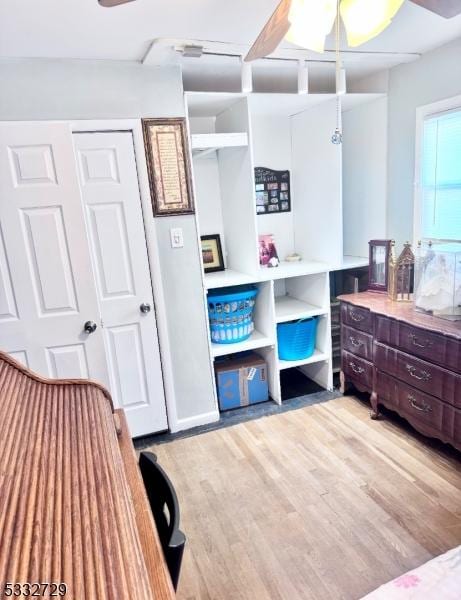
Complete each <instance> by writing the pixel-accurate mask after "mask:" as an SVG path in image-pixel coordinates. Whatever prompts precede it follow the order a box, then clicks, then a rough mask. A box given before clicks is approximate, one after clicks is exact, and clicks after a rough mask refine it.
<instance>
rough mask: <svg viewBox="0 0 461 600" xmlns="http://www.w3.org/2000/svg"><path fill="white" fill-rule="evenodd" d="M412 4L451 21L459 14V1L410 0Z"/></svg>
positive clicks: (460, 6)
mask: <svg viewBox="0 0 461 600" xmlns="http://www.w3.org/2000/svg"><path fill="white" fill-rule="evenodd" d="M411 1H412V2H414V4H418V6H422V7H423V8H427V10H430V11H431V12H434V13H436V14H437V15H440V16H441V17H445V18H446V19H451V18H452V17H456V15H459V14H460V13H461V0H411Z"/></svg>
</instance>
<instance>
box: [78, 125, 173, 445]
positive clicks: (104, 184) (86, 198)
mask: <svg viewBox="0 0 461 600" xmlns="http://www.w3.org/2000/svg"><path fill="white" fill-rule="evenodd" d="M74 143H75V148H76V151H77V156H78V164H79V172H80V181H81V187H82V197H83V202H84V204H85V206H86V220H87V227H88V232H89V236H90V241H91V242H90V243H91V248H92V256H93V264H94V270H95V274H96V284H97V289H98V294H99V301H100V307H101V313H102V321H103V330H104V335H105V341H106V349H107V358H108V363H109V372H110V381H111V385H110V388H111V391H112V396H113V399H114V403H115V404H116V405H117V406H119V407H121V408H123V409H124V410H125V412H126V414H127V418H128V422H129V426H130V430H131V434H132V436H133V437H136V436H140V435H145V434H147V433H152V432H155V431H161V430H163V429H166V428H167V417H166V407H165V398H164V390H163V378H162V370H161V363H160V352H159V345H158V338H157V327H156V321H155V311H154V300H153V294H152V283H151V278H150V270H149V263H148V257H147V247H146V238H145V231H144V221H143V216H142V208H141V199H140V194H139V186H138V177H137V170H136V161H135V154H134V147H133V138H132V135H131V133H130V132H109V133H75V134H74ZM143 310H144V311H145V312H143Z"/></svg>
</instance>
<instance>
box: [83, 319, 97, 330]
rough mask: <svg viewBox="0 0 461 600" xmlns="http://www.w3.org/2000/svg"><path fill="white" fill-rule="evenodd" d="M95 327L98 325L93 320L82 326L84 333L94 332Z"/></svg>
mask: <svg viewBox="0 0 461 600" xmlns="http://www.w3.org/2000/svg"><path fill="white" fill-rule="evenodd" d="M97 327H98V326H97V325H96V323H94V322H93V321H87V322H86V323H85V325H84V326H83V330H84V331H85V333H94V332H95V331H96V329H97Z"/></svg>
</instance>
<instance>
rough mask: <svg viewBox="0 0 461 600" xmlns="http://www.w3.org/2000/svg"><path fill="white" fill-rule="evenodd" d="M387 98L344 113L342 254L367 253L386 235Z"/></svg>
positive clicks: (358, 254) (361, 254)
mask: <svg viewBox="0 0 461 600" xmlns="http://www.w3.org/2000/svg"><path fill="white" fill-rule="evenodd" d="M386 197H387V99H386V98H380V99H379V100H375V101H374V102H369V103H367V104H362V105H360V106H358V107H356V108H353V109H352V110H348V111H346V112H345V113H343V214H344V217H343V233H344V254H345V255H349V256H364V257H367V256H368V241H369V240H370V239H375V240H376V239H383V238H385V236H386Z"/></svg>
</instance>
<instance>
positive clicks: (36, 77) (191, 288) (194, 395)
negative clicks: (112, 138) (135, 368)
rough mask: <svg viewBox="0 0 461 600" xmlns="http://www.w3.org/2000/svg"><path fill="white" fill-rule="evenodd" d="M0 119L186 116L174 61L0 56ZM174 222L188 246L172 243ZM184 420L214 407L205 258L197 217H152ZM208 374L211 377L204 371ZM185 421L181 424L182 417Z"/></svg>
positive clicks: (179, 415) (176, 389) (176, 390)
mask: <svg viewBox="0 0 461 600" xmlns="http://www.w3.org/2000/svg"><path fill="white" fill-rule="evenodd" d="M0 90H1V93H0V120H42V119H44V120H48V119H65V120H67V119H113V118H139V117H168V116H175V117H176V116H183V115H184V102H183V93H182V81H181V73H180V71H179V68H177V67H169V68H157V67H144V66H142V65H140V64H137V63H130V62H117V61H82V60H41V59H37V60H27V59H15V60H4V61H0ZM171 227H182V228H183V232H184V248H183V249H175V250H173V249H172V248H171V246H170V242H169V230H170V228H171ZM155 228H156V232H157V237H158V240H159V243H158V248H157V252H158V255H159V260H160V264H161V271H162V284H163V288H164V293H165V300H166V306H167V329H168V338H169V346H170V348H171V363H172V369H173V372H174V381H173V387H174V390H173V391H174V396H175V399H176V410H177V419H178V420H179V427H183V426H187V425H189V424H191V423H193V422H194V418H195V417H196V416H197V415H200V414H207V413H210V412H212V411H214V409H215V407H214V400H213V389H212V380H211V377H210V376H209V371H210V365H209V356H208V345H207V340H206V338H205V336H204V335H203V331H205V326H206V321H205V319H206V314H205V310H204V302H203V291H202V288H201V283H200V282H201V264H200V257H199V251H198V245H197V231H196V225H195V219H194V217H193V216H183V217H162V218H158V219H155ZM202 373H206V374H207V375H206V376H201V374H202ZM181 422H182V423H181Z"/></svg>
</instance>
